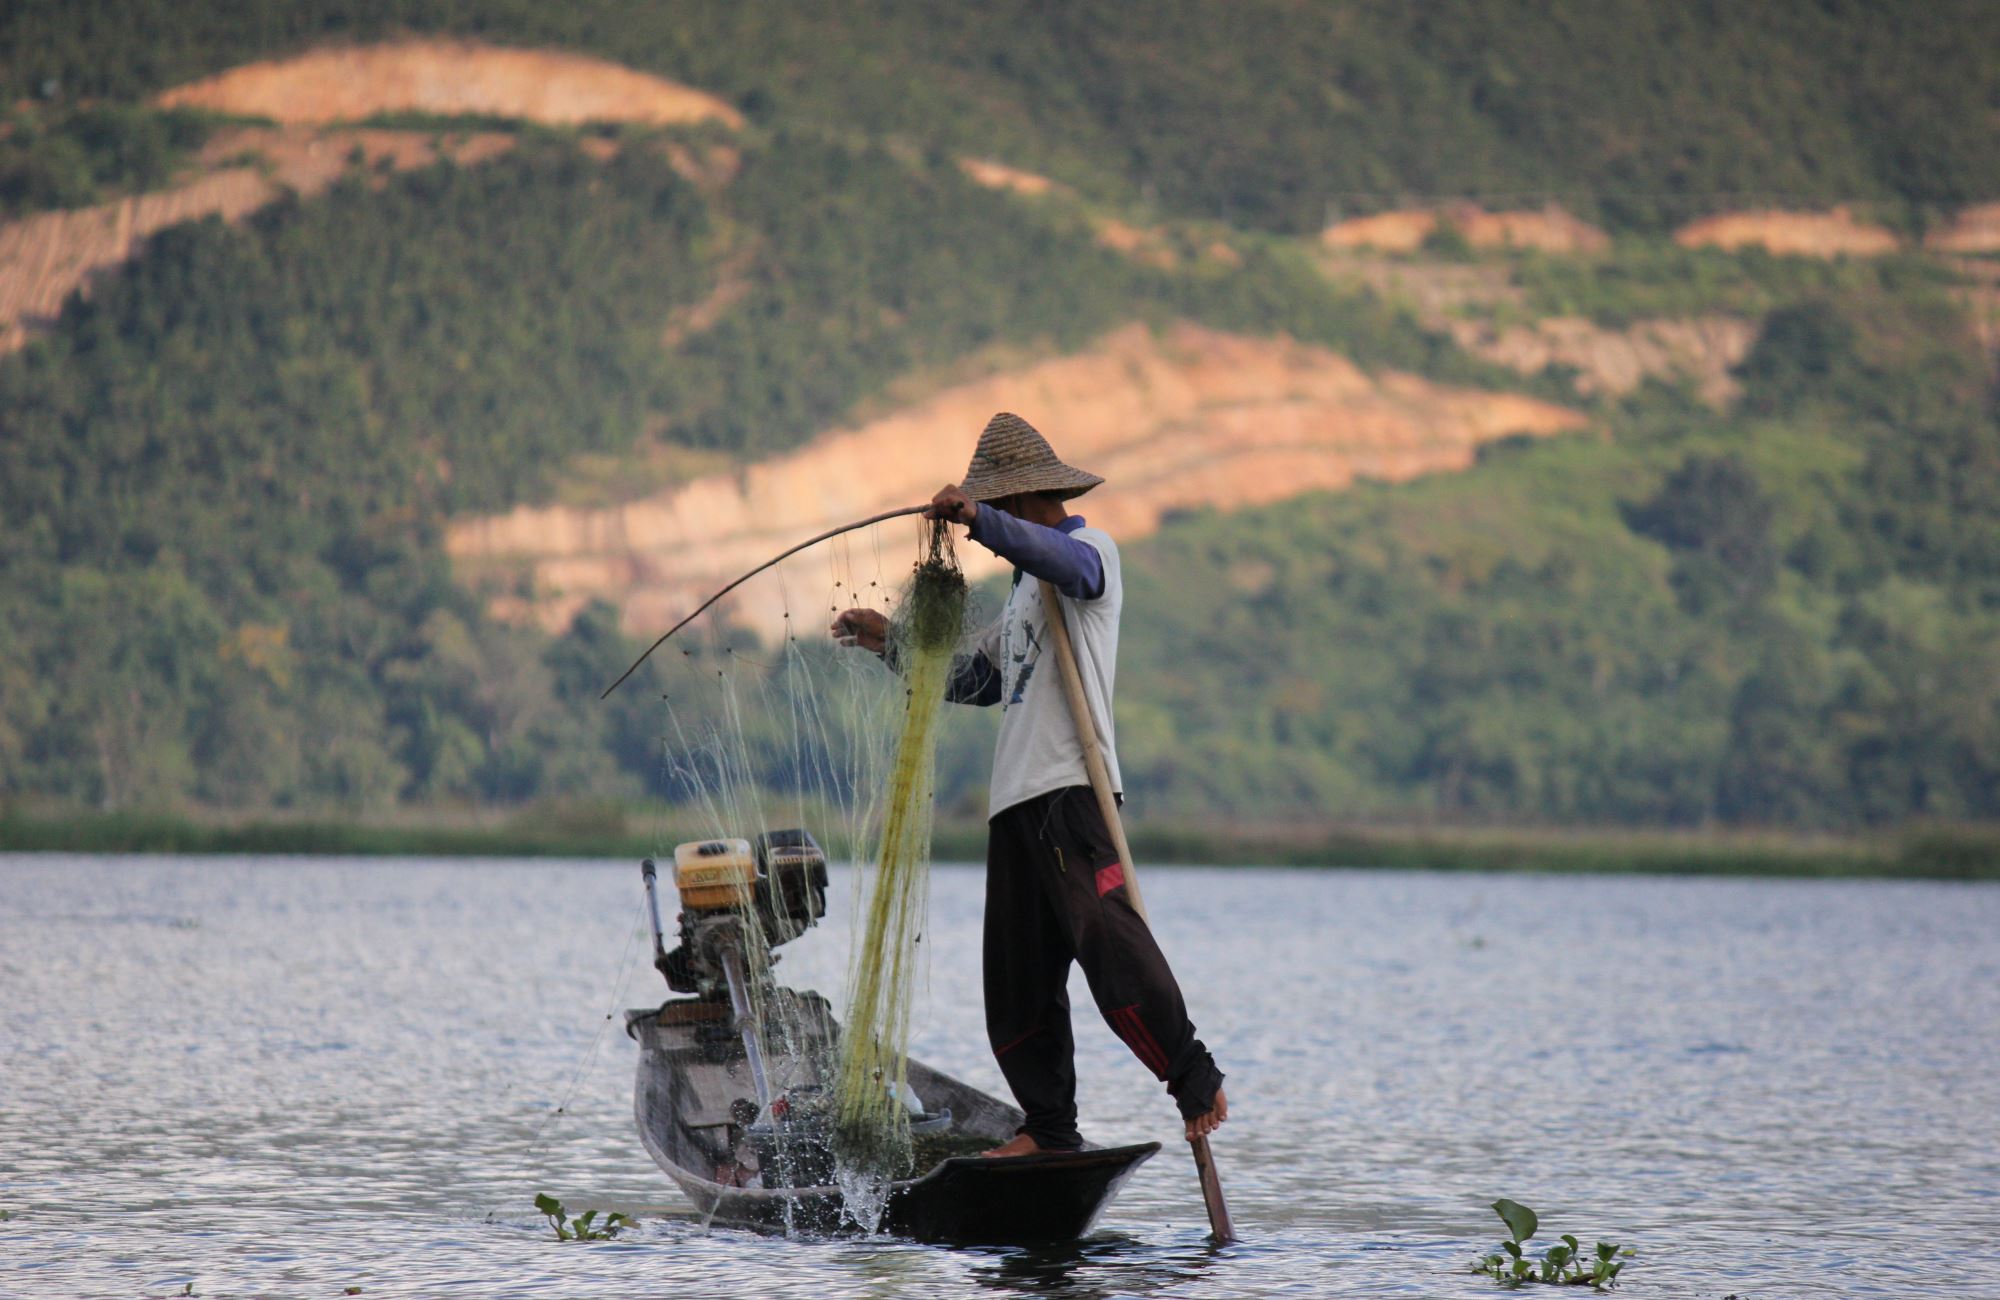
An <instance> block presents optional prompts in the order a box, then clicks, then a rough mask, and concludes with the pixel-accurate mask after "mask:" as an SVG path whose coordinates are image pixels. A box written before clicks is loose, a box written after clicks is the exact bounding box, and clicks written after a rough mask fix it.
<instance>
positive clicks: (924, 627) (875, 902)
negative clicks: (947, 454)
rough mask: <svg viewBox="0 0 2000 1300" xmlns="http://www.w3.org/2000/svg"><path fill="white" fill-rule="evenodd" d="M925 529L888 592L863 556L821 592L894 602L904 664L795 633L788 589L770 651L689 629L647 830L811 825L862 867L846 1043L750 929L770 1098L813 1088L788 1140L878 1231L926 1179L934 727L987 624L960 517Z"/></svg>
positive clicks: (837, 601)
mask: <svg viewBox="0 0 2000 1300" xmlns="http://www.w3.org/2000/svg"><path fill="white" fill-rule="evenodd" d="M923 529H924V531H923V534H922V536H921V539H920V543H919V550H918V557H917V563H916V564H915V565H914V567H913V569H912V570H911V571H910V573H909V576H908V577H907V579H906V580H904V581H903V582H902V583H901V584H898V589H897V590H896V591H895V593H894V594H893V595H891V594H890V593H889V592H887V591H886V590H883V589H882V588H881V587H880V586H879V585H878V583H876V582H860V581H856V575H855V573H854V572H853V570H852V568H851V567H850V568H846V569H840V570H836V571H837V572H840V573H841V575H842V578H843V580H842V581H832V582H831V586H832V588H833V590H831V591H830V592H829V593H828V598H829V602H830V603H829V605H828V606H826V608H830V609H832V610H833V611H834V612H838V610H839V609H840V608H841V607H842V604H843V603H852V602H855V601H857V600H859V601H868V602H871V603H872V602H873V601H874V600H878V599H880V598H881V597H884V596H888V597H889V599H890V600H891V601H892V603H891V605H890V608H891V610H892V614H891V619H890V625H889V634H888V642H889V647H890V649H889V653H888V655H887V660H888V663H889V665H890V667H891V668H893V669H894V672H888V671H884V669H883V667H882V665H880V664H878V663H876V662H875V660H874V658H873V657H872V656H869V655H864V654H856V653H854V652H852V651H845V650H838V649H836V648H835V647H834V646H833V645H832V643H831V642H830V641H829V640H827V639H825V638H823V637H819V636H816V635H813V634H812V633H811V632H810V631H807V630H805V629H796V628H793V627H792V626H791V623H790V620H791V617H792V616H791V613H790V601H789V597H788V598H787V601H786V610H787V612H786V614H785V619H786V633H785V635H784V636H783V637H782V638H781V639H780V640H778V641H777V642H776V644H775V645H773V644H771V643H770V642H769V641H760V640H759V638H757V637H756V636H755V635H753V634H751V633H749V632H747V631H746V630H744V629H742V628H739V627H733V626H731V625H729V624H727V623H725V622H723V621H722V619H721V617H719V616H718V617H717V618H716V619H715V620H713V621H711V622H709V623H707V624H706V625H705V626H704V628H703V632H704V633H705V637H706V639H705V641H704V640H701V639H692V640H690V642H689V643H688V644H687V645H685V646H683V647H682V648H681V649H680V652H679V653H677V654H675V655H674V656H673V658H672V660H671V661H670V667H669V678H670V685H671V686H672V687H673V689H671V690H669V691H668V692H667V693H666V694H665V696H664V697H663V699H664V701H665V713H666V716H665V724H664V728H663V734H662V751H663V765H664V771H663V777H664V781H665V785H666V787H667V789H668V791H669V800H670V802H669V805H668V806H667V807H666V808H665V809H663V817H662V821H661V823H660V824H658V825H657V826H656V828H655V831H656V838H659V839H660V840H661V842H662V844H663V845H665V844H668V843H671V842H673V840H675V839H677V838H703V839H711V838H715V839H721V838H733V837H738V836H743V837H748V836H750V835H752V834H754V833H755V832H756V831H757V830H759V829H768V828H773V827H781V826H803V827H811V828H814V830H815V834H817V835H820V836H821V838H822V839H823V841H824V844H825V847H826V849H827V852H828V856H829V858H830V859H834V860H838V859H842V858H844V859H846V860H847V861H848V862H849V863H850V864H851V866H852V868H853V870H854V879H855V899H854V932H853V938H852V947H851V948H850V950H849V952H848V954H847V961H846V999H845V1007H844V1012H843V1015H842V1020H843V1021H844V1024H843V1027H842V1030H841V1032H840V1034H839V1035H838V1038H837V1040H833V1039H831V1038H830V1037H829V1035H828V1032H827V1027H826V1024H825V1021H824V1019H823V1017H822V1015H821V1014H820V1013H817V1012H815V1011H814V1009H813V1006H812V1004H811V1003H810V1002H808V1001H802V1000H800V999H796V998H793V997H791V996H789V995H784V994H781V992H780V991H779V990H778V989H777V987H776V985H775V983H774V981H773V980H772V978H771V966H772V964H773V963H774V961H775V954H774V953H772V952H771V951H770V948H769V947H768V946H767V945H766V943H765V941H764V936H763V934H762V931H761V928H760V927H759V926H758V925H756V924H755V923H754V918H752V917H751V916H750V915H749V914H748V911H747V910H746V911H745V913H744V916H743V918H742V927H741V928H742V931H743V934H744V937H745V940H746V942H745V945H744V947H745V951H744V954H743V955H744V959H745V963H746V965H747V967H748V968H749V970H750V972H751V975H752V978H751V980H750V988H749V989H748V990H747V992H748V993H749V996H750V999H751V1002H752V1006H753V1014H754V1015H755V1016H756V1018H757V1020H758V1021H759V1023H760V1024H761V1025H762V1028H763V1036H764V1039H765V1045H766V1051H767V1053H768V1058H767V1061H766V1066H767V1070H768V1071H769V1082H770V1086H771V1091H772V1093H773V1094H774V1095H787V1094H790V1095H791V1099H792V1101H793V1103H794V1106H795V1107H796V1106H797V1104H798V1102H799V1099H800V1098H801V1097H804V1096H810V1097H813V1098H816V1099H817V1100H816V1101H815V1102H814V1103H813V1104H812V1109H813V1111H814V1112H815V1113H817V1114H819V1115H821V1116H823V1119H824V1125H823V1127H821V1125H820V1124H819V1123H817V1122H815V1123H813V1124H812V1125H809V1126H807V1125H801V1126H798V1133H799V1134H801V1136H799V1137H798V1138H796V1139H794V1140H796V1141H801V1142H809V1143H815V1144H817V1145H818V1146H819V1148H820V1151H821V1153H822V1154H821V1155H820V1156H818V1157H815V1156H814V1155H813V1153H811V1152H798V1153H796V1154H797V1156H798V1159H799V1160H800V1162H801V1164H813V1165H815V1166H816V1167H823V1165H821V1162H822V1161H824V1162H825V1163H830V1164H831V1165H832V1168H833V1177H834V1181H835V1182H836V1183H837V1184H838V1185H839V1187H840V1189H841V1191H842V1196H843V1201H844V1205H845V1210H846V1213H847V1214H848V1216H849V1217H850V1218H851V1219H852V1220H853V1221H854V1223H855V1224H856V1225H858V1226H859V1227H861V1228H862V1229H863V1230H866V1231H875V1230H877V1229H878V1228H879V1227H880V1224H881V1221H882V1217H883V1214H884V1211H885V1210H886V1208H887V1203H888V1197H889V1193H890V1191H891V1184H892V1183H894V1182H895V1181H896V1180H897V1179H900V1178H903V1177H907V1176H909V1175H910V1174H911V1173H912V1172H914V1168H913V1167H914V1163H915V1155H916V1154H917V1152H916V1150H915V1148H916V1145H917V1144H916V1143H914V1142H913V1140H912V1133H911V1128H910V1124H911V1116H910V1111H909V1103H910V1098H911V1093H910V1089H909V1079H908V1065H907V1062H908V1051H909V1041H910V1035H911V1030H912V1007H913V1004H914V1001H915V995H916V993H917V991H918V986H919V984H920V982H921V979H922V976H923V963H922V961H921V954H922V953H923V948H922V946H921V943H920V939H921V936H922V934H923V931H924V926H925V920H926V916H927V909H928V903H929V876H930V856H931V831H932V821H933V812H934V807H935V793H936V781H935V775H936V767H937V748H938V738H939V734H940V731H941V729H942V716H941V715H942V712H943V704H944V693H945V688H946V684H947V682H948V680H949V678H950V675H951V669H952V662H953V658H954V655H955V653H956V652H957V650H958V648H959V646H960V644H961V642H962V639H963V637H964V634H965V631H966V628H967V626H968V623H969V622H970V621H971V620H973V619H975V618H976V617H977V616H978V611H977V609H976V608H975V604H976V602H975V601H974V600H973V599H972V597H971V595H970V593H969V591H968V588H967V584H966V581H965V577H964V574H963V573H962V572H961V570H960V567H959V564H958V560H957V557H956V554H955V553H954V550H953V547H952V540H951V535H950V532H949V530H948V527H947V526H946V525H944V524H942V523H927V524H925V525H924V526H923ZM877 563H878V564H879V563H880V560H879V554H878V558H877ZM830 576H831V575H830ZM863 576H864V577H865V575H863ZM878 576H879V573H878ZM777 580H778V581H780V582H782V581H783V578H782V575H779V577H778V579H777ZM870 588H874V589H875V590H868V589H870ZM797 633H803V635H799V634H797ZM773 651H775V658H774V657H772V652H773ZM794 1114H797V1111H796V1110H795V1111H794ZM814 1133H820V1134H823V1137H814V1136H810V1135H811V1134H814Z"/></svg>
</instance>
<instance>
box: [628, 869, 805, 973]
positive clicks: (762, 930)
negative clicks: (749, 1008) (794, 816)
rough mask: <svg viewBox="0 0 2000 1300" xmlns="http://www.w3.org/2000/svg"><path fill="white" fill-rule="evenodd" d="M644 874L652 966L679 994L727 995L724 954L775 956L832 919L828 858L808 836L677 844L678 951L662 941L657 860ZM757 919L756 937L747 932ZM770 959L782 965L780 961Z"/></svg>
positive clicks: (675, 871)
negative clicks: (656, 887) (656, 888)
mask: <svg viewBox="0 0 2000 1300" xmlns="http://www.w3.org/2000/svg"><path fill="white" fill-rule="evenodd" d="M641 870H642V871H643V872H645V874H646V880H647V898H648V899H649V900H651V901H652V906H653V954H654V955H653V964H654V965H655V966H656V967H658V968H659V971H660V973H661V974H662V975H664V976H666V978H667V987H668V988H670V989H672V990H673V991H674V992H676V993H692V994H695V995H696V996H697V997H701V998H705V999H716V1000H719V999H721V998H724V997H727V996H728V974H727V971H726V969H725V961H724V954H725V953H727V952H729V951H731V950H735V951H736V952H738V953H739V954H740V953H744V952H746V951H747V952H751V953H757V952H760V951H761V952H763V953H768V952H769V951H770V950H771V949H773V948H776V947H778V945H780V944H784V943H790V942H791V941H792V940H793V939H796V938H798V937H799V936H800V935H802V934H804V933H805V932H806V931H807V930H809V929H811V928H812V927H813V926H814V925H816V924H818V922H819V920H820V918H821V917H823V916H825V915H826V884H827V875H826V854H825V852H823V851H822V850H821V849H820V847H819V844H818V843H817V842H816V841H814V839H813V837H812V834H811V833H810V832H809V831H804V830H782V831H765V832H764V833H763V834H761V835H759V836H757V837H756V838H755V839H754V840H694V841H690V842H689V843H686V844H681V845H678V846H676V847H675V849H674V886H675V888H676V889H678V890H679V891H680V896H681V914H680V918H679V921H680V935H679V937H680V944H679V946H678V947H676V948H675V949H674V950H673V951H672V952H668V951H666V946H665V943H664V941H663V939H662V936H661V929H660V923H659V903H658V900H657V898H655V896H654V894H653V886H652V880H653V864H652V860H651V859H648V860H647V861H646V864H645V865H644V866H643V867H642V868H641ZM752 921H754V923H755V924H756V925H757V927H758V935H756V936H750V935H746V934H744V932H743V927H744V924H745V923H746V922H752ZM758 939H761V943H760V942H758V941H757V940H758ZM770 960H771V962H772V964H776V961H777V958H776V957H775V956H772V957H771V958H770ZM760 974H761V972H760Z"/></svg>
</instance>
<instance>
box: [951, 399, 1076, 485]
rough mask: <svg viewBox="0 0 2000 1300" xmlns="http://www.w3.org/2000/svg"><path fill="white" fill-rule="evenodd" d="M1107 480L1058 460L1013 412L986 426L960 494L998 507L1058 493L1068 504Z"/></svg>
mask: <svg viewBox="0 0 2000 1300" xmlns="http://www.w3.org/2000/svg"><path fill="white" fill-rule="evenodd" d="M1103 481H1104V480H1103V479H1101V478H1099V477H1098V476H1097V475H1095V474H1086V473H1084V472H1083V471H1082V470H1080V469H1072V468H1071V467H1070V466H1068V465H1065V464H1063V463H1062V462H1061V461H1059V460H1057V459H1056V453H1055V449H1054V448H1053V447H1051V446H1049V440H1048V439H1047V438H1044V437H1043V436H1042V435H1041V434H1040V433H1039V432H1037V431H1036V429H1035V426H1034V425H1032V424H1029V423H1028V422H1027V421H1026V420H1024V419H1022V418H1021V417H1020V416H1018V415H1015V414H1014V413H1013V412H1011V411H1002V412H1000V413H999V414H998V415H996V416H994V417H993V418H992V419H990V420H988V421H987V422H986V429H985V431H984V432H983V433H981V434H980V435H979V445H978V446H977V447H975V448H973V450H972V464H970V465H968V466H967V467H966V470H965V482H963V483H961V484H959V485H958V486H959V490H960V491H961V492H963V493H965V495H967V496H969V497H971V498H972V499H973V500H974V501H997V500H999V499H1000V498H1001V497H1010V496H1013V495H1014V494H1015V493H1016V492H1054V493H1056V494H1058V495H1060V496H1062V497H1064V498H1065V499H1067V498H1069V497H1074V496H1082V495H1083V494H1084V493H1085V492H1088V491H1090V489H1092V488H1094V487H1096V486H1097V485H1098V484H1099V483H1102V482H1103Z"/></svg>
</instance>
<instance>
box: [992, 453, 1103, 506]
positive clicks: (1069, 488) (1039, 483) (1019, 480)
mask: <svg viewBox="0 0 2000 1300" xmlns="http://www.w3.org/2000/svg"><path fill="white" fill-rule="evenodd" d="M1103 481H1104V480H1103V479H1102V478H1100V477H1098V476H1097V475H1095V474H1088V473H1085V472H1084V471H1083V470H1080V469H1073V468H1071V467H1070V466H1068V465H1065V464H1063V463H1062V462H1060V461H1058V462H1056V463H1055V464H1052V465H1030V466H1024V467H1022V468H1020V469H1013V470H990V471H984V472H982V471H977V470H975V471H974V472H972V473H969V474H967V475H966V476H965V482H963V483H961V484H959V485H958V490H959V491H961V492H963V493H965V495H967V496H969V497H971V498H972V499H973V500H974V501H998V500H999V499H1000V498H1001V497H1010V496H1013V495H1014V494H1015V493H1016V492H1054V493H1056V494H1057V495H1058V496H1060V497H1062V498H1063V499H1064V500H1065V501H1067V500H1068V499H1069V498H1071V497H1080V496H1082V495H1083V494H1084V493H1086V492H1088V491H1090V489H1092V488H1094V487H1096V486H1097V485H1098V484H1100V483H1102V482H1103Z"/></svg>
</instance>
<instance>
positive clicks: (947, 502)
mask: <svg viewBox="0 0 2000 1300" xmlns="http://www.w3.org/2000/svg"><path fill="white" fill-rule="evenodd" d="M978 513H979V503H978V502H977V501H974V500H973V499H972V498H971V497H969V496H967V495H965V493H964V492H962V491H960V490H959V488H958V485H957V484H955V483H947V484H945V485H944V486H943V487H941V488H939V489H938V494H937V495H936V496H934V497H932V498H931V508H930V509H928V510H926V511H924V518H926V519H944V520H948V521H950V522H951V523H954V524H964V525H965V526H966V527H967V528H970V527H972V520H973V517H974V516H975V515H977V514H978Z"/></svg>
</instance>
